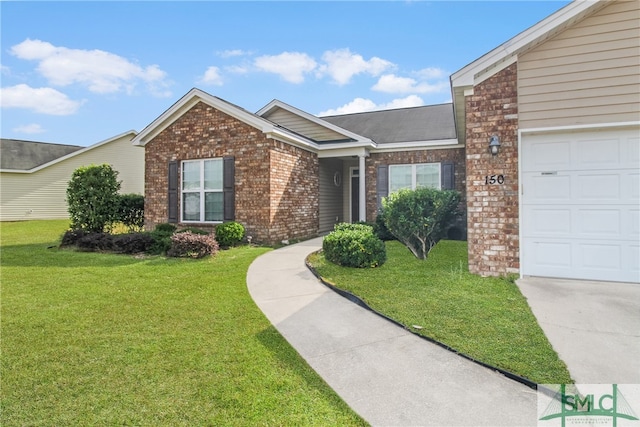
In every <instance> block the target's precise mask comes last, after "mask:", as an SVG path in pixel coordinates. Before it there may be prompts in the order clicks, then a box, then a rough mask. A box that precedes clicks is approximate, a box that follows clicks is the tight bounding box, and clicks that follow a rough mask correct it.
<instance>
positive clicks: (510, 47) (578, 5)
mask: <svg viewBox="0 0 640 427" xmlns="http://www.w3.org/2000/svg"><path fill="white" fill-rule="evenodd" d="M606 3H607V1H605V0H575V1H573V2H571V3H569V4H568V5H566V6H565V7H563V8H562V9H560V10H558V11H557V12H555V13H553V14H552V15H549V16H548V17H546V18H545V19H543V20H542V21H540V22H538V23H537V24H535V25H534V26H532V27H530V28H528V29H527V30H525V31H523V32H521V33H520V34H518V35H517V36H515V37H513V38H511V39H510V40H508V41H506V42H505V43H503V44H501V45H500V46H498V47H496V48H495V49H493V50H491V51H490V52H488V53H486V54H484V55H483V56H481V57H480V58H478V59H476V60H475V61H473V62H472V63H470V64H468V65H467V66H465V67H463V68H461V69H460V70H458V71H456V72H455V73H453V74H452V75H451V86H452V87H459V86H472V85H474V84H475V78H476V76H478V75H480V74H484V73H485V72H490V71H489V70H490V69H491V68H492V67H493V66H494V65H495V64H497V63H499V62H500V61H502V60H504V59H505V58H508V57H510V56H512V55H517V54H518V53H519V52H521V51H523V50H526V49H527V48H529V47H530V46H534V45H536V44H538V43H540V42H542V41H543V40H545V39H546V38H547V37H549V36H550V35H552V34H554V33H555V32H556V31H559V30H561V29H562V28H563V26H565V25H567V24H570V23H572V21H573V20H575V19H576V18H579V17H580V16H581V15H583V14H587V13H589V12H591V11H593V10H597V8H600V7H604V6H605V5H606Z"/></svg>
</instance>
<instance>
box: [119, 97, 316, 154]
mask: <svg viewBox="0 0 640 427" xmlns="http://www.w3.org/2000/svg"><path fill="white" fill-rule="evenodd" d="M199 102H204V103H205V104H207V105H210V106H212V107H214V108H215V109H217V110H219V111H221V112H223V113H225V114H228V115H229V116H231V117H234V118H236V119H238V120H240V121H242V122H244V123H246V124H248V125H250V126H253V127H255V128H256V129H258V130H260V131H262V132H263V133H264V134H266V135H267V137H269V138H274V139H277V140H280V141H284V142H287V143H289V144H293V145H296V146H299V147H301V148H305V149H307V150H310V149H314V145H315V144H314V142H313V141H312V140H310V139H309V138H306V137H304V136H302V135H299V134H296V133H295V132H292V131H290V130H289V129H286V128H284V127H282V126H279V125H277V124H276V123H273V122H271V121H269V120H267V119H265V118H263V117H260V116H259V115H257V114H254V113H250V112H249V111H247V110H245V109H244V108H241V107H239V106H237V105H235V104H232V103H230V102H227V101H225V100H224V99H222V98H218V97H216V96H213V95H210V94H208V93H206V92H204V91H202V90H200V89H197V88H193V89H191V90H190V91H189V92H187V94H185V95H184V96H183V97H182V98H180V99H179V100H178V101H177V102H176V103H175V104H173V105H172V106H171V107H169V109H168V110H166V111H165V112H164V113H162V114H161V115H160V116H159V117H158V118H157V119H155V120H154V121H153V122H151V124H149V125H148V126H147V127H145V128H144V129H143V130H142V131H141V132H140V133H139V134H138V135H137V136H136V137H135V138H133V140H132V141H131V142H132V143H133V145H139V146H144V145H145V144H147V142H149V141H151V140H152V139H153V138H154V137H156V136H157V135H158V134H159V133H160V132H162V131H163V130H164V129H166V128H167V127H169V126H170V125H171V124H172V123H174V122H175V121H176V120H178V119H179V118H180V117H181V116H182V115H183V114H185V113H186V112H187V111H189V110H190V109H191V108H192V107H193V106H195V105H196V104H198V103H199Z"/></svg>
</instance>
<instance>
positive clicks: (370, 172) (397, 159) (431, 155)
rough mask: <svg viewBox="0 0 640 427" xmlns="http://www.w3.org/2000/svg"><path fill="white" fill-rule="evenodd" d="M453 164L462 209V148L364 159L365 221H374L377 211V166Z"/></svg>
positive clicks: (401, 152) (372, 156) (463, 158)
mask: <svg viewBox="0 0 640 427" xmlns="http://www.w3.org/2000/svg"><path fill="white" fill-rule="evenodd" d="M445 161H447V162H453V163H454V165H455V166H454V174H455V188H456V190H457V191H459V192H460V195H461V196H462V199H463V200H462V204H461V205H462V207H463V208H464V198H465V182H464V181H465V170H464V169H465V156H464V148H454V149H451V148H450V149H442V150H417V151H399V152H391V153H372V154H371V156H370V157H369V158H367V159H366V168H367V175H366V186H367V221H374V220H375V218H376V213H377V211H378V197H377V194H376V181H377V178H378V166H379V165H398V164H409V163H440V162H445Z"/></svg>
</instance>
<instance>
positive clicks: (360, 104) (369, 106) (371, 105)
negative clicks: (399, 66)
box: [318, 95, 424, 116]
mask: <svg viewBox="0 0 640 427" xmlns="http://www.w3.org/2000/svg"><path fill="white" fill-rule="evenodd" d="M422 105H424V101H423V100H422V98H420V97H419V96H417V95H410V96H407V97H406V98H399V99H394V100H393V101H391V102H388V103H386V104H376V103H375V102H373V101H372V100H370V99H364V98H356V99H354V100H353V101H351V102H349V103H348V104H345V105H343V106H342V107H338V108H335V109H330V110H326V111H323V112H321V113H319V114H318V116H335V115H339V114H353V113H363V112H367V111H379V110H392V109H395V108H409V107H419V106H422Z"/></svg>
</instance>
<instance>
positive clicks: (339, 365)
mask: <svg viewBox="0 0 640 427" xmlns="http://www.w3.org/2000/svg"><path fill="white" fill-rule="evenodd" d="M321 245H322V239H321V238H317V239H313V240H309V241H306V242H302V243H298V244H295V245H291V246H287V247H284V248H281V249H278V250H275V251H272V252H269V253H267V254H265V255H262V256H260V257H258V258H257V259H256V260H255V261H254V262H253V263H252V264H251V266H250V267H249V271H248V274H247V286H248V289H249V293H250V294H251V296H252V298H253V300H254V301H255V302H256V304H257V305H258V307H259V308H260V309H261V310H262V311H263V312H264V314H265V315H266V316H267V318H268V319H269V320H270V321H271V323H272V324H273V325H274V326H275V327H276V329H277V330H278V331H279V332H280V333H281V334H282V335H283V336H284V337H285V339H286V340H287V341H288V342H289V343H290V344H291V345H292V346H293V347H294V348H295V349H296V350H297V351H298V353H299V354H300V355H301V356H302V357H303V358H304V359H305V360H306V361H307V363H309V365H310V366H311V367H312V368H313V369H314V370H315V371H316V372H317V373H318V374H319V375H320V376H321V377H322V378H323V379H324V380H325V381H326V382H327V383H328V384H329V386H331V387H332V388H333V389H334V390H335V391H336V392H337V393H338V394H339V395H340V397H342V399H343V400H344V401H345V402H346V403H347V404H348V405H349V406H350V407H351V408H352V409H353V410H355V411H356V412H357V413H358V414H359V415H360V416H362V417H363V418H364V419H365V420H366V421H368V422H369V423H370V424H371V425H374V426H535V425H536V424H537V419H536V418H537V416H536V414H537V412H536V406H537V397H536V392H535V391H534V390H532V389H530V388H528V387H526V386H524V385H522V384H520V383H518V382H516V381H513V380H511V379H508V378H506V377H504V376H503V375H501V374H498V373H496V372H493V371H491V370H490V369H487V368H484V367H482V366H480V365H478V364H476V363H473V362H471V361H469V360H467V359H464V358H462V357H460V356H457V355H456V354H454V353H452V352H450V351H447V350H445V349H443V348H441V347H440V346H438V345H436V344H433V343H430V342H428V341H426V340H424V339H421V338H419V337H417V336H415V335H414V334H412V333H410V332H409V331H407V330H405V329H403V328H401V327H399V326H397V325H395V324H393V323H391V322H389V321H387V320H385V319H383V318H382V317H380V316H378V315H376V314H375V313H373V312H371V311H369V310H366V309H364V308H362V307H360V306H358V305H356V304H354V303H352V302H350V301H348V300H347V299H346V298H343V297H342V296H340V295H338V294H337V293H335V292H333V291H332V290H330V289H329V288H327V287H326V286H324V285H323V284H322V283H320V282H319V281H318V279H317V278H316V277H315V276H314V275H313V274H312V273H311V272H310V271H309V270H308V269H307V267H306V265H305V259H306V257H307V255H309V254H310V253H312V252H314V251H316V250H318V249H320V248H321Z"/></svg>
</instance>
